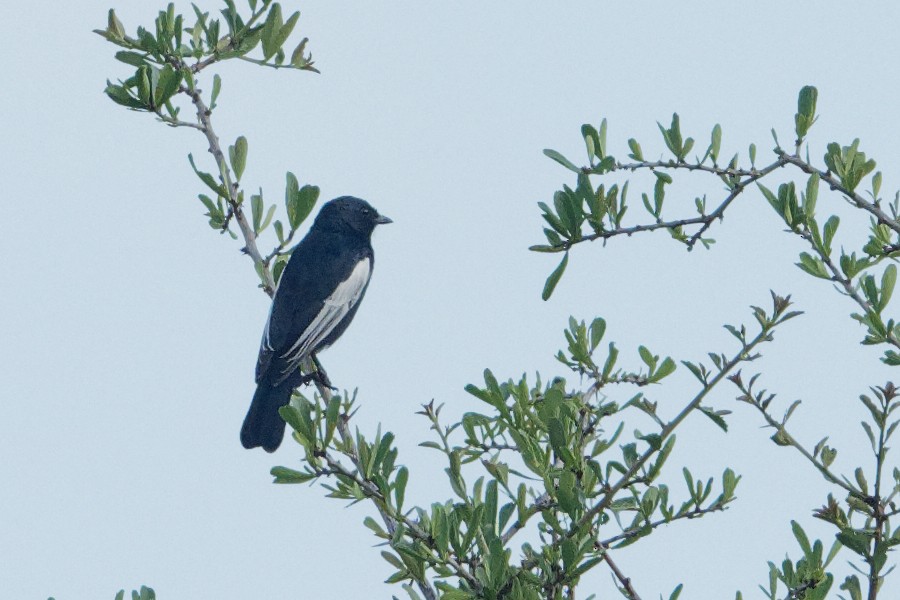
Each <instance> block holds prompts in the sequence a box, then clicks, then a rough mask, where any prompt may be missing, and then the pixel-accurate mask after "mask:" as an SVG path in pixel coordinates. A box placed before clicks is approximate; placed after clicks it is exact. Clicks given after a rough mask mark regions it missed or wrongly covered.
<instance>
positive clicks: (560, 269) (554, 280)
mask: <svg viewBox="0 0 900 600" xmlns="http://www.w3.org/2000/svg"><path fill="white" fill-rule="evenodd" d="M568 264H569V252H568V251H566V253H565V254H564V255H563V259H562V261H560V263H559V266H557V267H556V268H555V269H554V270H553V272H552V273H550V277H548V278H547V281H546V283H544V291H543V292H542V293H541V298H542V299H544V300H549V299H550V296H551V295H552V294H553V290H554V289H556V284H558V283H559V280H560V278H562V275H563V273H564V272H565V270H566V265H568Z"/></svg>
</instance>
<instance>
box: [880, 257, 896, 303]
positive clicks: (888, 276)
mask: <svg viewBox="0 0 900 600" xmlns="http://www.w3.org/2000/svg"><path fill="white" fill-rule="evenodd" d="M896 283H897V266H896V265H894V264H893V263H891V264H889V265H888V266H887V268H886V269H885V270H884V274H883V275H882V276H881V295H880V298H879V300H878V307H877V308H878V312H881V311H882V310H884V309H885V307H886V306H887V305H888V302H890V301H891V296H892V295H893V293H894V285H895V284H896Z"/></svg>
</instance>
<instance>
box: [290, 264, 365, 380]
mask: <svg viewBox="0 0 900 600" xmlns="http://www.w3.org/2000/svg"><path fill="white" fill-rule="evenodd" d="M371 275H372V261H371V260H370V259H368V258H364V259H363V260H361V261H359V263H357V265H356V266H355V267H354V268H353V271H352V272H351V273H350V275H349V276H348V277H347V279H345V280H344V281H342V282H341V283H339V284H338V286H337V287H336V288H335V289H334V292H332V293H331V295H330V296H329V297H328V298H326V299H325V303H324V304H323V305H322V310H320V311H319V314H317V315H316V316H315V318H314V319H313V320H312V322H310V324H309V326H307V328H306V329H305V330H304V331H303V333H302V334H301V335H300V338H299V339H298V340H297V341H296V342H295V343H294V345H293V346H291V347H290V348H288V350H287V351H286V352H285V353H284V355H283V356H282V358H284V359H286V360H287V365H286V366H285V368H284V369H283V370H282V371H281V372H282V374H283V375H288V374H290V373H292V372H293V371H294V369H296V368H297V367H298V366H299V365H300V362H301V361H302V360H303V359H304V358H306V357H307V356H309V352H310V350H312V349H313V348H316V347H317V346H318V345H319V344H320V343H321V342H322V340H324V339H325V338H326V337H328V334H330V333H331V332H332V331H333V330H334V328H335V327H337V325H338V323H340V322H341V321H342V320H343V319H344V317H346V316H347V313H349V312H350V310H351V309H352V308H353V307H354V305H356V303H357V302H359V298H360V296H362V293H363V290H365V289H366V284H367V283H368V282H369V277H370V276H371Z"/></svg>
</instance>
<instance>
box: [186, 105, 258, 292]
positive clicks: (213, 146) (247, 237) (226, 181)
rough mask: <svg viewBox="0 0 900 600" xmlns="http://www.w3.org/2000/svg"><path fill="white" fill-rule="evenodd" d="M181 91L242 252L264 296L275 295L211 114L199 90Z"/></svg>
mask: <svg viewBox="0 0 900 600" xmlns="http://www.w3.org/2000/svg"><path fill="white" fill-rule="evenodd" d="M183 91H184V93H186V94H187V95H188V96H190V98H191V101H192V102H193V103H194V107H195V108H196V109H197V120H198V121H199V122H200V124H201V125H202V127H203V128H202V129H201V131H203V133H204V135H205V136H206V139H207V141H208V142H209V151H210V153H211V154H212V155H213V158H214V159H215V161H216V164H217V165H218V167H219V177H220V179H221V180H222V184H223V185H224V186H225V189H226V191H227V192H228V198H227V200H228V204H229V206H231V210H232V211H233V212H234V220H235V221H237V224H238V227H239V228H240V231H241V236H242V237H243V238H244V248H243V250H244V252H245V253H246V254H247V255H248V256H249V257H250V258H251V259H252V260H253V263H254V264H255V265H256V267H257V270H258V271H259V272H260V273H261V274H262V277H263V278H264V282H263V289H264V290H265V292H266V294H268V295H269V296H273V295H274V294H275V280H274V279H273V278H272V272H271V271H270V270H269V268H268V267H267V266H266V263H265V260H264V259H263V257H262V255H261V254H260V252H259V248H257V246H256V232H255V231H253V227H251V226H250V223H249V222H247V217H246V216H245V215H244V211H243V209H242V208H241V204H240V202H239V201H238V187H237V185H236V184H233V183H232V181H231V171H229V169H228V163H227V162H226V161H225V154H224V153H223V152H222V147H221V146H220V145H219V137H218V136H217V135H216V132H215V130H213V127H212V122H211V121H210V114H211V113H210V110H209V107H207V106H206V103H205V102H204V101H203V98H202V96H200V90H198V89H193V90H190V89H187V88H183Z"/></svg>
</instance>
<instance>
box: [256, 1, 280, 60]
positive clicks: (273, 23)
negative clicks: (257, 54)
mask: <svg viewBox="0 0 900 600" xmlns="http://www.w3.org/2000/svg"><path fill="white" fill-rule="evenodd" d="M283 26H284V21H283V20H282V17H281V4H279V3H278V2H276V3H275V4H273V5H272V8H271V9H269V14H268V16H267V17H266V22H265V24H264V25H263V29H262V36H261V40H262V48H263V58H264V59H265V60H269V59H270V58H272V57H273V56H275V53H276V52H278V50H279V48H281V45H280V44H278V43H277V36H278V33H279V32H280V31H281V28H282V27H283Z"/></svg>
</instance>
